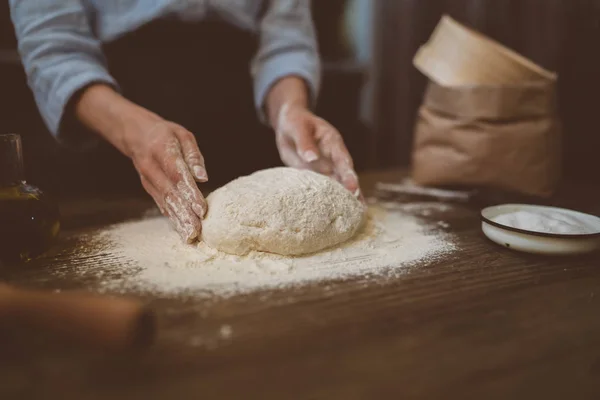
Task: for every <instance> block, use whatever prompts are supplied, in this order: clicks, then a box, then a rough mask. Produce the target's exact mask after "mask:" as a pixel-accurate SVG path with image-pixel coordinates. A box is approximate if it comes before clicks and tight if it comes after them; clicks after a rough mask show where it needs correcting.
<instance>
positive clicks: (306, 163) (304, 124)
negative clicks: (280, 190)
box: [275, 103, 363, 200]
mask: <svg viewBox="0 0 600 400" xmlns="http://www.w3.org/2000/svg"><path fill="white" fill-rule="evenodd" d="M275 132H276V137H277V148H278V149H279V154H280V155H281V160H282V161H283V162H284V163H285V164H286V165H288V166H290V167H294V168H301V169H311V170H313V171H315V172H319V173H321V174H324V175H328V176H331V177H332V178H334V179H336V180H338V181H339V182H340V183H341V184H342V185H344V186H345V187H346V188H347V189H348V190H350V191H351V192H352V193H353V194H354V195H355V196H356V197H358V198H360V199H361V200H362V199H363V197H362V194H361V191H360V186H359V182H358V177H357V175H356V172H355V171H354V164H353V161H352V157H351V156H350V153H349V152H348V149H347V148H346V145H345V144H344V140H343V138H342V136H341V135H340V133H339V132H338V130H337V129H335V128H334V127H333V126H332V125H331V124H330V123H328V122H327V121H325V120H324V119H322V118H320V117H318V116H316V115H315V114H314V113H312V112H311V111H310V110H308V109H307V108H305V107H301V106H294V105H290V104H287V103H286V104H284V105H283V106H282V107H281V109H280V111H279V116H278V117H277V123H276V126H275Z"/></svg>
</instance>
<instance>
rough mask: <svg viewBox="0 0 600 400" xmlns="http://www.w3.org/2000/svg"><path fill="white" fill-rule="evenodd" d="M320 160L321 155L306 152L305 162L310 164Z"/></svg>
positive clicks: (309, 151)
mask: <svg viewBox="0 0 600 400" xmlns="http://www.w3.org/2000/svg"><path fill="white" fill-rule="evenodd" d="M318 159H319V155H318V154H317V153H315V152H314V151H312V150H308V151H306V152H304V160H305V161H306V162H308V163H311V162H313V161H317V160H318Z"/></svg>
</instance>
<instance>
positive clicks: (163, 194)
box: [75, 84, 208, 242]
mask: <svg viewBox="0 0 600 400" xmlns="http://www.w3.org/2000/svg"><path fill="white" fill-rule="evenodd" d="M75 115H76V116H77V117H78V118H79V120H80V121H81V122H82V123H83V124H84V125H86V126H87V127H89V128H90V129H92V130H94V131H95V132H97V133H98V134H99V135H100V136H102V137H104V138H105V139H106V140H107V141H108V142H110V143H111V144H112V145H113V146H115V147H116V148H117V149H119V150H120V151H121V152H122V153H123V154H125V155H126V156H127V157H129V158H131V160H132V161H133V165H134V166H135V168H136V170H137V171H138V173H139V175H140V179H141V181H142V184H143V186H144V188H145V189H146V191H147V192H148V193H149V194H150V196H152V198H153V199H154V201H155V202H156V204H157V205H158V207H159V209H160V210H161V212H162V213H163V214H164V215H166V216H168V217H169V218H170V220H171V222H172V224H173V226H174V228H175V229H176V230H177V232H178V233H179V234H180V235H181V236H182V238H183V240H185V241H186V242H192V241H194V240H195V239H196V238H197V237H198V236H199V234H200V230H201V228H202V223H201V220H202V218H203V217H204V214H205V213H206V210H207V205H206V200H205V199H204V197H203V196H202V193H201V192H200V189H198V186H197V185H196V182H195V181H198V182H206V181H207V180H208V176H207V174H206V168H205V166H204V157H202V153H200V150H199V149H198V144H197V143H196V138H195V137H194V135H193V134H192V133H191V132H189V131H188V130H187V129H185V128H184V127H182V126H180V125H177V124H175V123H173V122H170V121H166V120H165V119H163V118H161V117H160V116H158V115H156V114H154V113H152V112H150V111H148V110H146V109H145V108H143V107H140V106H138V105H137V104H134V103H132V102H130V101H129V100H127V99H126V98H124V97H122V96H121V95H120V94H119V93H117V92H116V91H115V90H114V89H113V88H112V87H110V86H107V85H104V84H95V85H92V86H90V87H88V88H86V89H85V90H84V91H83V92H82V93H81V94H80V95H79V96H78V97H77V99H76V100H75Z"/></svg>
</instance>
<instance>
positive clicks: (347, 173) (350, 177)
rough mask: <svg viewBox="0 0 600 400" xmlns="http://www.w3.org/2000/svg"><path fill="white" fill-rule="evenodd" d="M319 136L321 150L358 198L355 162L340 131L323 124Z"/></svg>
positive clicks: (343, 181)
mask: <svg viewBox="0 0 600 400" xmlns="http://www.w3.org/2000/svg"><path fill="white" fill-rule="evenodd" d="M317 137H319V138H320V141H319V145H320V147H321V152H322V154H323V155H324V156H326V157H328V158H329V159H331V161H332V163H333V168H334V170H335V173H336V175H337V176H338V177H339V181H340V183H341V184H342V185H344V187H346V188H347V189H348V190H350V191H351V192H352V193H353V194H354V195H355V196H356V197H357V198H358V197H360V186H359V182H358V176H357V175H356V172H355V171H354V163H353V161H352V157H351V156H350V153H349V152H348V149H347V148H346V145H345V144H344V141H343V139H342V137H341V135H340V134H339V132H338V131H337V130H336V129H335V128H333V127H332V126H330V125H329V124H323V125H321V126H320V127H319V129H318V132H317Z"/></svg>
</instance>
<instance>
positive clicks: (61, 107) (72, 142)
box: [37, 64, 118, 150]
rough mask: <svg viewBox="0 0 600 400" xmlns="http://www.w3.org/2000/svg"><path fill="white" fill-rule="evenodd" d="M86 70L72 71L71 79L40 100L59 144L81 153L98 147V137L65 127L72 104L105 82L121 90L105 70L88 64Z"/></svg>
mask: <svg viewBox="0 0 600 400" xmlns="http://www.w3.org/2000/svg"><path fill="white" fill-rule="evenodd" d="M82 67H83V65H82ZM85 67H86V68H85V69H82V70H80V71H77V70H76V69H73V70H71V71H70V72H69V75H70V76H69V77H68V78H66V79H60V80H59V82H60V83H59V85H58V87H53V88H52V89H51V90H49V91H48V92H47V93H46V95H45V96H43V98H38V99H37V100H38V105H39V106H40V107H39V108H40V113H41V115H42V118H43V119H44V121H45V123H46V126H47V127H48V129H49V130H50V133H52V135H53V136H54V137H55V138H56V140H57V141H58V142H59V143H60V144H62V145H65V146H67V147H71V148H75V149H80V150H82V149H87V148H91V147H93V146H95V145H96V144H97V143H98V140H99V138H98V137H97V136H96V135H95V134H93V133H92V132H90V131H89V130H88V129H86V128H85V127H83V125H80V124H77V127H76V128H75V129H73V128H74V127H73V126H64V127H63V126H62V125H63V124H62V122H63V118H64V117H65V109H66V107H67V105H68V103H69V101H70V100H71V98H72V97H73V96H74V95H75V94H76V93H77V92H78V91H80V90H81V89H83V88H85V87H86V86H89V85H91V84H94V83H104V84H107V85H110V86H111V87H113V88H115V90H118V85H117V82H116V81H115V79H114V78H113V77H112V76H110V74H109V73H108V72H107V71H106V70H104V69H102V68H98V67H97V66H93V67H92V68H90V66H89V64H87V65H85Z"/></svg>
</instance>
